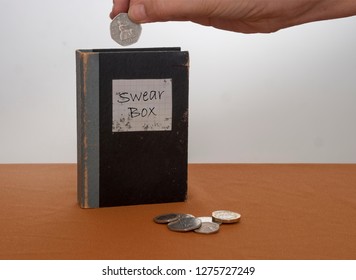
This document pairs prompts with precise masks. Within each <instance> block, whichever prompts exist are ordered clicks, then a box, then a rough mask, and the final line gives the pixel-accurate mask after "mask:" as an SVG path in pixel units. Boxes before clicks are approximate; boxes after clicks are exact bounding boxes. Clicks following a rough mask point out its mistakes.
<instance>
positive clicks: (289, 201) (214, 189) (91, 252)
mask: <svg viewBox="0 0 356 280" xmlns="http://www.w3.org/2000/svg"><path fill="white" fill-rule="evenodd" d="M188 177H189V179H188V185H189V187H188V190H189V191H188V199H187V201H186V202H181V203H165V204H152V205H136V206H124V207H111V208H101V209H81V208H80V207H79V206H78V205H77V202H76V165H75V164H23V165H21V164H19V165H17V164H14V165H12V164H6V165H0V259H69V260H72V259H118V260H119V259H129V260H136V259H140V260H145V259H154V260H157V259H159V260H161V259H162V260H165V259H172V260H173V259H174V260H175V259H182V260H186V259H198V260H203V259H247V260H250V259H292V260H294V259H307V260H309V259H356V165H355V164H190V165H189V176H188ZM220 209H227V210H232V211H235V212H239V213H240V214H241V216H242V217H241V221H240V222H239V223H237V224H230V225H225V224H224V225H222V226H221V228H220V231H219V232H218V233H216V234H211V235H202V234H197V233H194V232H187V233H180V232H172V231H170V230H168V228H167V226H166V225H159V224H156V223H154V222H153V217H154V216H156V215H158V214H163V213H169V212H181V213H190V214H193V215H195V216H209V215H211V212H212V211H214V210H220Z"/></svg>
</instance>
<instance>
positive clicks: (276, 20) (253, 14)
mask: <svg viewBox="0 0 356 280" xmlns="http://www.w3.org/2000/svg"><path fill="white" fill-rule="evenodd" d="M113 2H114V5H113V8H112V12H111V14H110V17H111V18H114V17H115V16H116V15H117V14H118V13H122V12H125V13H126V12H128V14H129V17H130V19H131V20H132V21H134V22H137V23H148V22H162V21H192V22H195V23H199V24H202V25H205V26H213V27H216V28H219V29H225V30H230V31H236V32H242V33H270V32H275V31H277V30H279V29H282V28H286V27H290V26H294V25H298V24H302V23H306V22H312V21H317V20H325V19H333V18H340V17H346V16H352V15H356V1H355V0H289V1H287V0H179V1H178V0H131V1H130V0H113Z"/></svg>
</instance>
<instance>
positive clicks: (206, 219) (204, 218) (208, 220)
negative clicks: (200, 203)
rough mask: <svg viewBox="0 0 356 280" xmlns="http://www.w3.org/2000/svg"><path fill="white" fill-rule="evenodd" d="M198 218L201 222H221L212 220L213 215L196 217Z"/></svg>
mask: <svg viewBox="0 0 356 280" xmlns="http://www.w3.org/2000/svg"><path fill="white" fill-rule="evenodd" d="M198 219H199V220H201V221H202V223H217V224H221V222H215V221H213V217H198Z"/></svg>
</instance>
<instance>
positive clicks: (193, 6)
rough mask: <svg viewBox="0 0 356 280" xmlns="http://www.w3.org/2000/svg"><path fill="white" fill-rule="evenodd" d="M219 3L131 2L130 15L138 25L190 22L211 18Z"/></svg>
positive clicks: (199, 0) (185, 0)
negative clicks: (162, 22) (159, 22)
mask: <svg viewBox="0 0 356 280" xmlns="http://www.w3.org/2000/svg"><path fill="white" fill-rule="evenodd" d="M217 3H219V1H216V0H205V1H202V0H180V1H173V0H138V1H131V4H130V8H129V11H128V14H129V17H130V19H131V20H133V21H135V22H137V23H147V22H157V21H183V20H187V21H189V20H194V19H196V18H202V17H207V16H210V15H211V14H213V13H214V11H215V10H216V9H217Z"/></svg>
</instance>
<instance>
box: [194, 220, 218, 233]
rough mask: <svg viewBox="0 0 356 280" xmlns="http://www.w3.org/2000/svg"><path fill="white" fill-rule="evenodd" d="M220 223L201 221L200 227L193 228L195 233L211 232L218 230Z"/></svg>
mask: <svg viewBox="0 0 356 280" xmlns="http://www.w3.org/2000/svg"><path fill="white" fill-rule="evenodd" d="M219 228H220V225H219V224H217V223H214V222H202V224H201V226H200V228H198V229H196V230H194V232H196V233H203V234H211V233H215V232H218V231H219Z"/></svg>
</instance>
